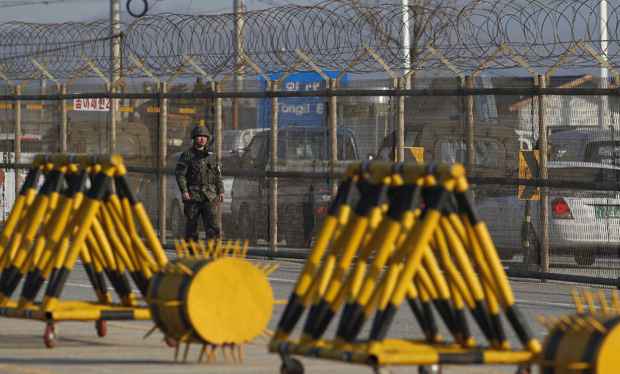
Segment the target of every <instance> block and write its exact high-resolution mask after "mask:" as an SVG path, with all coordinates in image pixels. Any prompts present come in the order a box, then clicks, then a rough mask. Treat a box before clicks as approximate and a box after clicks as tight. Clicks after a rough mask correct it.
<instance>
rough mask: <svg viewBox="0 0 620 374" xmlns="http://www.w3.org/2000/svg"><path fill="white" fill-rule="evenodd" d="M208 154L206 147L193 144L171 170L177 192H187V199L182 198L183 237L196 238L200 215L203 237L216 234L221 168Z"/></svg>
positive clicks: (222, 191) (218, 231) (218, 230)
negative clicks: (173, 173) (177, 186)
mask: <svg viewBox="0 0 620 374" xmlns="http://www.w3.org/2000/svg"><path fill="white" fill-rule="evenodd" d="M214 161H215V160H213V159H210V158H209V153H208V152H207V151H206V150H204V151H203V150H197V149H195V148H194V147H192V148H191V149H188V150H187V151H185V152H183V153H182V154H181V156H180V157H179V161H178V162H177V166H176V170H175V174H176V179H177V184H178V185H179V189H180V190H181V193H185V192H189V194H190V200H188V201H184V202H183V205H184V209H183V210H184V213H185V218H186V220H187V222H186V225H185V238H186V239H188V240H189V239H193V240H197V239H198V220H199V219H200V216H202V221H203V224H204V227H205V234H206V237H207V239H210V238H216V237H218V236H219V235H220V228H219V227H218V225H217V222H216V214H215V212H216V205H217V202H218V199H219V196H220V194H223V193H224V186H223V184H222V177H221V172H220V170H219V168H218V167H217V165H216V164H215V162H214Z"/></svg>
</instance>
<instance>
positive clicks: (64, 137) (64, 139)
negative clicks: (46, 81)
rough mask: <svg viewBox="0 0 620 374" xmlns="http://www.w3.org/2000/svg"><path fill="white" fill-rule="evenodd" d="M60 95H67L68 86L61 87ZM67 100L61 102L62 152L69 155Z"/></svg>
mask: <svg viewBox="0 0 620 374" xmlns="http://www.w3.org/2000/svg"><path fill="white" fill-rule="evenodd" d="M60 93H61V94H63V95H66V94H67V85H66V84H62V85H60ZM68 122H69V118H68V114H67V100H60V152H62V153H67V150H68V145H67V130H68V129H67V128H68Z"/></svg>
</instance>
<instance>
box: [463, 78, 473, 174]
mask: <svg viewBox="0 0 620 374" xmlns="http://www.w3.org/2000/svg"><path fill="white" fill-rule="evenodd" d="M465 86H466V88H468V89H473V88H474V79H473V77H472V76H471V75H468V76H466V77H465ZM466 101H467V133H466V134H467V135H466V147H467V163H466V168H467V174H468V175H472V174H473V172H474V165H475V164H476V146H475V143H474V137H475V129H474V126H475V124H474V97H473V96H472V95H467V100H466Z"/></svg>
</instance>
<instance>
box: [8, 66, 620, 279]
mask: <svg viewBox="0 0 620 374" xmlns="http://www.w3.org/2000/svg"><path fill="white" fill-rule="evenodd" d="M300 74H301V75H302V76H301V77H299V76H298V77H293V78H291V79H290V80H289V81H288V82H284V86H283V87H284V89H283V90H280V91H277V92H275V93H274V92H271V91H268V89H269V88H268V85H266V84H265V81H264V80H263V79H249V78H246V81H245V82H244V91H240V93H238V94H236V93H234V92H238V91H233V83H232V82H231V83H230V84H229V85H219V84H218V85H217V87H215V86H214V87H213V88H214V89H212V88H210V87H209V86H208V84H205V83H204V82H202V81H201V80H193V79H180V80H178V81H177V82H176V83H174V84H170V85H167V86H163V87H162V85H161V84H160V85H159V86H158V85H156V84H153V83H150V82H147V81H143V82H134V83H133V85H127V86H126V87H125V88H124V92H123V93H121V94H119V97H121V98H120V99H118V101H119V109H118V112H117V116H118V118H117V121H116V124H115V126H114V128H112V126H111V124H110V122H111V121H110V119H111V118H110V116H111V114H110V113H111V112H110V102H111V101H110V99H109V98H105V97H99V98H84V97H81V96H80V95H81V94H83V93H88V95H90V96H105V95H106V92H107V91H106V90H105V87H104V86H102V85H98V84H97V83H96V82H81V83H80V85H75V86H72V87H65V86H62V87H55V86H52V87H45V86H44V85H42V84H40V82H36V84H35V82H31V83H30V84H29V85H28V86H21V87H20V91H18V93H20V94H21V96H16V95H15V94H16V92H15V88H14V87H9V86H4V87H2V88H1V89H2V95H3V96H2V97H1V100H2V101H0V155H1V157H2V163H3V164H5V166H7V167H6V168H4V169H2V174H1V176H2V178H1V179H2V184H1V188H2V189H1V196H0V206H1V207H2V209H1V211H0V212H1V214H2V217H3V218H6V216H7V214H8V212H9V211H10V208H11V205H12V201H13V200H14V196H15V190H16V186H18V185H19V181H18V182H16V181H15V171H14V170H15V169H14V167H13V164H15V162H16V160H17V166H19V165H21V164H25V163H27V162H28V161H30V160H31V159H32V156H33V155H34V154H36V153H42V152H43V153H52V152H59V151H66V152H73V153H89V154H94V153H106V152H109V151H110V148H111V147H112V146H113V147H114V149H115V151H116V152H118V153H121V154H122V155H123V156H124V157H125V160H126V162H127V164H128V166H129V168H130V177H129V179H130V181H131V184H132V188H133V190H134V191H135V193H136V196H137V197H138V198H139V199H140V200H142V201H143V202H144V203H145V206H146V207H147V209H148V212H149V214H150V216H151V219H152V221H153V222H154V223H155V225H156V227H157V228H158V229H159V230H160V235H161V237H162V238H164V239H165V240H166V241H167V243H171V242H172V240H173V239H175V238H181V237H182V236H183V235H184V229H185V227H184V215H183V203H182V201H181V198H180V192H179V190H178V187H177V185H176V181H175V177H174V174H173V169H174V166H175V164H176V162H177V160H178V156H179V154H180V152H182V151H184V150H185V149H187V148H189V147H190V146H191V140H190V136H189V133H190V131H191V128H192V127H193V126H194V125H196V124H200V123H203V124H204V125H206V126H207V127H208V128H209V129H210V131H212V134H213V137H212V142H211V144H210V150H211V151H212V152H213V160H214V162H217V161H218V160H219V162H220V164H221V165H222V171H223V182H224V187H225V197H224V202H223V203H221V204H220V205H219V219H220V220H221V221H220V224H221V227H222V231H223V235H224V237H226V238H242V239H249V240H250V241H251V243H252V244H253V245H254V246H261V245H264V246H269V245H271V247H272V248H276V247H277V248H278V249H280V250H284V249H291V248H298V249H301V251H300V252H303V249H304V248H306V249H307V248H309V247H310V246H311V245H312V243H313V240H314V234H315V233H316V231H317V230H318V228H319V226H320V225H321V220H322V218H323V217H324V216H325V214H326V212H327V207H328V204H329V201H330V199H331V196H332V193H333V189H332V188H333V182H334V181H335V180H336V179H337V178H338V177H339V176H340V175H341V173H342V172H343V171H344V169H345V167H346V165H347V164H348V163H350V162H353V161H360V160H368V159H384V160H399V159H404V160H405V161H410V162H418V163H428V162H461V163H463V164H465V165H466V166H467V168H468V174H469V176H470V179H471V182H472V183H473V184H474V189H473V191H474V195H475V201H476V204H477V206H478V208H479V210H480V213H481V215H482V217H483V218H484V219H485V220H486V221H487V222H488V225H489V228H490V230H491V233H492V235H493V238H494V240H495V242H496V244H497V247H498V250H499V252H500V255H501V257H502V258H503V259H504V260H505V263H506V265H507V266H509V267H510V269H512V270H514V271H515V272H516V273H515V274H525V275H528V274H529V275H532V274H537V272H540V271H542V272H544V273H546V274H548V275H549V274H556V273H557V274H563V275H569V276H583V277H591V278H592V279H590V278H583V279H586V280H590V281H592V282H597V281H600V282H602V283H606V282H607V283H610V284H611V283H613V282H616V279H617V278H618V277H619V276H620V267H619V264H620V192H618V190H619V189H618V187H619V186H620V183H619V182H620V181H619V177H620V174H619V170H620V133H619V129H620V120H619V117H618V115H619V113H620V105H619V104H620V102H619V100H618V97H617V96H614V95H604V96H600V95H599V96H596V95H593V94H592V93H597V92H596V89H598V88H600V87H601V86H602V84H601V83H600V82H599V80H598V79H595V78H592V77H591V76H573V77H567V76H565V77H556V78H551V79H549V80H548V81H547V82H545V83H546V85H547V87H549V88H550V89H553V88H558V87H559V88H562V89H564V90H566V92H569V91H570V90H572V91H570V92H572V93H573V94H572V95H568V94H562V95H555V96H554V95H540V93H544V91H542V90H540V89H538V88H536V87H539V83H540V82H537V81H536V80H535V79H531V78H530V79H528V78H506V77H501V78H479V79H473V80H472V85H471V86H470V87H469V88H470V89H471V90H470V91H468V90H466V89H463V86H462V85H461V84H462V80H459V79H457V78H449V77H448V78H424V79H422V78H418V79H416V80H415V83H414V84H415V85H414V86H413V88H412V90H397V91H395V90H393V89H392V88H391V86H390V82H389V81H387V80H385V79H374V80H370V79H364V80H362V79H356V80H350V81H348V82H347V83H346V85H343V87H341V88H335V89H332V90H327V85H326V83H325V82H324V81H322V80H321V79H320V77H318V75H317V74H315V73H300ZM308 74H314V75H315V76H314V80H311V79H308V77H307V76H305V77H304V75H308ZM304 80H305V81H304ZM287 84H289V86H288V87H289V88H293V89H295V90H298V89H299V88H298V87H294V85H297V84H304V85H307V87H308V89H309V90H316V94H315V95H312V96H307V91H305V92H306V93H304V94H301V95H297V96H295V95H293V96H291V93H290V91H292V90H287ZM291 85H293V86H291ZM162 88H163V90H162ZM502 89H503V91H502ZM506 89H513V90H515V92H520V93H518V94H507V93H506ZM63 90H64V91H63ZM442 90H443V91H442ZM475 90H482V91H478V92H476V91H475ZM484 90H486V91H484ZM519 90H522V91H519ZM523 90H530V91H528V92H530V95H525V94H523V92H526V91H523ZM61 91H62V92H70V93H69V94H68V96H58V94H60V93H62V92H61ZM302 91H303V90H302ZM98 92H99V93H102V94H103V95H98V94H96V93H98ZM278 92H279V93H278ZM356 92H358V93H359V94H358V95H357V96H356ZM382 92H386V94H385V95H382V94H381V93H382ZM459 93H460V94H459ZM470 93H473V95H469V94H470ZM536 93H539V94H536ZM554 93H557V92H554ZM41 94H44V95H46V96H40V95H41ZM345 94H346V95H347V96H344V95H345ZM580 94H581V95H580ZM29 95H39V96H36V97H34V98H33V97H32V96H29ZM304 95H306V96H304ZM273 96H281V97H276V98H274V97H273ZM18 97H21V98H24V99H28V100H17V98H18ZM43 98H44V99H45V100H40V99H43ZM61 99H64V100H61ZM235 101H236V103H235ZM234 103H235V104H234ZM274 105H275V106H274ZM274 109H276V110H275V112H274ZM235 111H237V113H235ZM274 113H275V114H276V116H275V119H274ZM274 128H275V129H277V131H276V133H277V134H275V135H276V136H274V134H273V132H272V129H274ZM541 129H542V131H541ZM114 133H115V134H114ZM18 135H19V136H18ZM113 138H115V141H114V143H113V142H112V140H111V139H113ZM399 142H402V144H403V146H402V147H399ZM334 147H335V148H334ZM334 149H335V150H336V151H335V152H334V151H333V150H334ZM274 150H275V151H276V155H275V157H274V154H273V151H274ZM274 161H275V164H274ZM274 165H275V167H274ZM274 225H275V226H274ZM162 230H164V231H162ZM528 272H529V273H528ZM595 278H597V279H598V280H597V279H595ZM577 279H578V278H577Z"/></svg>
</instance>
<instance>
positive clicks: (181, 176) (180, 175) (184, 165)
mask: <svg viewBox="0 0 620 374" xmlns="http://www.w3.org/2000/svg"><path fill="white" fill-rule="evenodd" d="M188 168H189V161H188V160H187V156H186V155H185V153H182V154H181V156H179V161H177V166H176V168H175V170H174V175H175V176H176V179H177V185H178V186H179V190H181V193H182V194H184V193H188V192H189V188H188V187H187V169H188Z"/></svg>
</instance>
